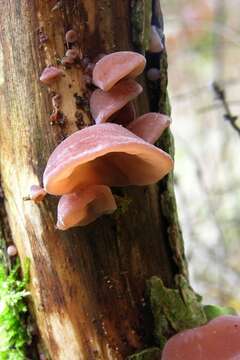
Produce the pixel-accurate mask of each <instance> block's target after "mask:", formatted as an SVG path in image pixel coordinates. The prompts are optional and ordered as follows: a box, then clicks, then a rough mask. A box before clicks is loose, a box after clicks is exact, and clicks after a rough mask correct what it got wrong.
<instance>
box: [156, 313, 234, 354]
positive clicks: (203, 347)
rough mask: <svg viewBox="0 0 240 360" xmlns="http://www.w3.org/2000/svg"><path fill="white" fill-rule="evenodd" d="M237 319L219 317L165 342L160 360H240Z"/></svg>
mask: <svg viewBox="0 0 240 360" xmlns="http://www.w3.org/2000/svg"><path fill="white" fill-rule="evenodd" d="M239 334H240V316H230V315H229V316H219V317H217V318H215V319H214V320H211V321H210V322H209V323H208V324H206V325H203V326H200V327H196V328H194V329H190V330H185V331H182V332H180V333H178V334H176V335H175V336H173V337H172V338H170V339H169V340H168V342H167V343H166V345H165V347H164V349H163V353H162V360H183V359H184V360H193V359H194V360H203V359H204V360H234V359H236V360H237V359H240V342H239V338H240V335H239Z"/></svg>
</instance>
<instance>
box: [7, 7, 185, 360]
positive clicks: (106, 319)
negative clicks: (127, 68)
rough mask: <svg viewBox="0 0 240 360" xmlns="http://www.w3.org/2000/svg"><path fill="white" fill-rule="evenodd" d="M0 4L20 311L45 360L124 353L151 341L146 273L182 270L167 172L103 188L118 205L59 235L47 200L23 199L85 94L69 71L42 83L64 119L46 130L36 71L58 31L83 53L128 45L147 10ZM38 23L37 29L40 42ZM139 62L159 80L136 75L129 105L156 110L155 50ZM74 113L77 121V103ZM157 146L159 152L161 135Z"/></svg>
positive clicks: (58, 46) (162, 87)
mask: <svg viewBox="0 0 240 360" xmlns="http://www.w3.org/2000/svg"><path fill="white" fill-rule="evenodd" d="M146 3H148V1H146ZM148 5H149V3H148ZM0 6H1V16H0V24H1V25H0V26H1V29H0V32H1V35H0V37H1V46H2V50H3V54H4V65H3V70H4V86H2V93H1V103H0V105H1V108H0V131H1V179H2V187H3V189H4V194H5V205H6V209H7V214H8V220H9V224H10V228H11V232H12V236H13V239H14V242H15V243H16V245H17V248H18V251H19V256H20V258H21V261H23V260H24V258H25V257H29V258H30V260H31V285H30V290H31V294H32V308H33V312H34V314H35V317H36V320H37V324H38V327H39V329H40V334H41V336H42V339H43V341H44V344H45V346H46V349H47V350H48V352H49V354H50V357H51V358H52V359H57V360H62V359H70V358H72V359H104V360H107V359H125V358H126V356H127V355H130V354H131V353H133V352H134V351H136V350H140V349H142V348H145V347H147V346H149V345H152V343H153V339H152V337H151V335H149V334H151V327H152V319H151V315H150V314H149V313H148V311H147V310H146V307H145V298H144V296H145V282H146V280H147V279H149V278H150V277H151V276H152V275H158V276H160V277H161V278H162V280H163V282H164V284H165V286H168V287H172V286H174V275H175V274H176V273H183V274H185V275H186V267H185V260H184V253H183V247H182V239H181V233H180V230H179V225H178V220H177V214H176V206H175V198H174V193H173V189H172V175H170V176H169V177H167V178H166V179H165V180H164V181H162V182H161V183H160V184H158V185H155V186H149V187H129V188H124V189H118V190H115V193H117V195H118V196H120V197H121V198H122V201H121V203H122V204H123V205H127V206H121V207H120V210H118V211H117V213H116V214H115V215H114V216H105V217H102V218H101V219H99V220H97V221H96V222H95V223H93V224H91V225H89V226H86V227H84V228H76V229H74V230H68V231H66V232H61V231H57V230H56V229H55V219H56V205H57V201H56V199H55V198H53V197H50V196H49V197H48V198H47V199H46V200H45V201H44V203H42V204H40V205H36V204H33V203H31V202H24V201H23V197H24V196H26V195H27V194H28V190H29V188H30V186H31V185H32V184H38V183H41V179H42V173H43V170H44V167H45V165H46V162H47V159H48V157H49V155H50V153H51V151H52V150H53V149H54V148H55V146H56V145H57V144H58V143H59V142H61V141H62V139H63V138H64V137H66V136H68V135H69V134H71V133H72V132H74V131H76V130H77V126H76V118H75V112H76V110H77V109H76V101H75V100H76V97H75V96H74V95H75V94H78V95H80V96H83V97H85V96H86V88H85V85H84V82H83V77H82V72H81V69H80V68H72V69H69V70H67V72H66V73H67V76H66V77H64V78H63V79H62V80H61V81H60V82H59V84H58V85H57V86H56V87H55V88H54V89H53V90H54V91H56V92H57V93H59V94H61V95H62V98H63V105H62V111H63V113H64V114H65V116H66V119H67V122H66V126H65V127H64V128H61V127H58V126H54V127H51V125H50V123H49V115H50V113H51V111H52V109H51V94H50V93H49V91H48V89H47V87H46V86H43V85H41V83H40V82H39V75H40V73H41V71H42V69H43V68H44V67H45V66H46V65H49V64H57V62H58V58H61V57H62V56H63V55H64V52H65V50H66V44H65V40H64V36H65V32H66V31H67V30H69V29H71V28H75V29H76V30H77V31H78V32H79V35H80V44H81V50H82V52H83V54H84V56H89V57H90V58H94V57H95V56H96V55H98V54H99V53H105V52H113V51H117V50H127V49H133V48H134V45H135V46H136V47H137V48H138V50H142V48H141V47H142V44H143V40H144V34H146V32H145V30H146V29H145V28H144V26H143V20H144V19H145V24H147V21H146V19H148V13H147V12H146V13H144V10H145V11H147V10H146V9H147V8H148V7H147V6H145V3H144V1H141V0H140V1H137V0H135V1H127V0H124V1H113V0H112V1H111V0H69V1H58V2H56V1H46V0H45V1H40V0H39V1H38V0H32V1H29V0H22V1H15V0H0ZM158 10H159V8H158ZM136 24H138V25H139V26H138V27H137V25H136ZM40 30H41V31H43V32H44V33H45V34H47V36H48V41H47V43H46V44H44V45H43V46H39V45H40V44H39V31H40ZM132 39H133V41H132ZM148 61H149V65H148V66H151V62H156V61H157V62H158V67H159V66H160V67H161V68H162V70H163V71H162V78H161V81H160V82H159V84H158V87H157V89H155V88H153V87H151V86H150V87H149V84H147V83H146V82H145V80H144V78H142V79H141V82H142V84H143V85H144V88H145V92H144V95H141V96H140V97H139V100H138V102H137V105H138V111H139V112H140V113H144V112H147V111H148V110H149V98H150V100H151V101H150V107H151V108H153V107H154V106H155V107H156V98H157V104H158V103H160V111H162V112H167V97H166V96H167V93H166V86H167V76H166V68H167V67H166V54H165V52H163V54H162V55H161V58H160V59H159V58H158V59H155V58H154V59H152V58H151V56H150V55H149V56H148ZM147 89H148V91H147ZM156 90H157V93H156ZM154 92H155V93H154ZM147 93H148V96H149V98H147V95H146V94H147ZM154 94H155V95H154ZM156 94H157V95H156ZM80 111H81V113H82V114H83V116H84V122H85V124H86V125H87V124H89V122H90V121H91V118H90V115H89V112H88V109H87V108H86V107H85V108H83V109H82V110H80ZM162 145H163V147H165V149H166V150H168V151H170V148H171V147H172V139H171V135H170V133H169V132H166V134H165V136H164V138H163V140H162Z"/></svg>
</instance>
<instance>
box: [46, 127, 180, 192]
mask: <svg viewBox="0 0 240 360" xmlns="http://www.w3.org/2000/svg"><path fill="white" fill-rule="evenodd" d="M172 166H173V161H172V159H171V157H170V156H169V155H168V154H167V153H165V152H164V151H162V150H161V149H159V148H157V147H156V146H153V145H151V144H149V143H147V142H145V141H144V140H142V139H141V138H139V137H138V136H136V135H134V134H133V133H132V132H130V131H129V130H127V129H126V128H124V127H123V126H119V125H117V124H112V123H105V124H99V125H93V126H89V127H87V128H84V129H82V130H80V131H77V132H75V133H73V134H72V135H70V136H69V137H68V138H67V139H65V140H64V141H63V142H62V143H61V144H59V145H58V146H57V147H56V149H55V150H54V152H53V153H52V155H51V156H50V158H49V159H48V163H47V166H46V169H45V171H44V175H43V182H44V189H45V191H47V192H48V193H50V194H53V195H63V194H67V193H71V192H77V191H78V189H81V188H84V187H86V186H90V185H99V184H103V185H107V186H127V185H148V184H152V183H155V182H157V181H158V180H160V179H161V178H163V177H164V176H165V175H166V174H168V173H169V172H170V171H171V169H172Z"/></svg>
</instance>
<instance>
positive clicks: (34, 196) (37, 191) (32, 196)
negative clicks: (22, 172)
mask: <svg viewBox="0 0 240 360" xmlns="http://www.w3.org/2000/svg"><path fill="white" fill-rule="evenodd" d="M46 195H47V193H46V191H45V190H44V189H43V188H42V187H41V186H39V185H32V186H31V187H30V191H29V197H28V198H25V199H26V200H33V201H34V202H35V203H40V202H41V201H42V200H43V199H44V198H45V196H46Z"/></svg>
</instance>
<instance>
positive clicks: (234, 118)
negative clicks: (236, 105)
mask: <svg viewBox="0 0 240 360" xmlns="http://www.w3.org/2000/svg"><path fill="white" fill-rule="evenodd" d="M212 86H213V90H214V92H215V94H216V95H217V98H218V99H219V100H220V101H221V103H222V106H223V108H224V110H225V114H224V119H225V120H228V121H229V122H230V124H231V126H232V127H233V128H234V130H236V131H237V133H238V135H239V136H240V128H239V127H238V126H237V124H236V121H237V119H238V117H237V116H236V115H233V114H232V113H231V110H230V107H229V105H228V102H227V99H226V93H225V90H224V89H223V88H221V86H220V85H219V84H218V83H217V82H214V83H213V84H212Z"/></svg>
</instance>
